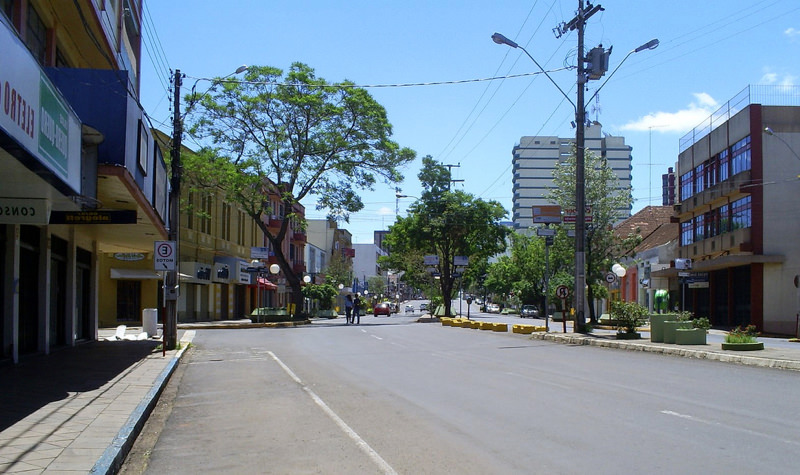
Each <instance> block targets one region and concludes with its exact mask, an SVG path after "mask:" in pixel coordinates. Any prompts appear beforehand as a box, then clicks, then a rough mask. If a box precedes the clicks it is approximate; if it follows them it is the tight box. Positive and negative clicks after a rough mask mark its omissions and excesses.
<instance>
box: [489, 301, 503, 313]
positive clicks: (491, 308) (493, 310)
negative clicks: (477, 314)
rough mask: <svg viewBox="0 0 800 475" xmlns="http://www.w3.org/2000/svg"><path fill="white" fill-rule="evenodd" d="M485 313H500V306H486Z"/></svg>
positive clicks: (491, 304) (493, 304) (492, 304)
mask: <svg viewBox="0 0 800 475" xmlns="http://www.w3.org/2000/svg"><path fill="white" fill-rule="evenodd" d="M486 313H500V306H499V305H497V304H496V303H490V304H487V305H486Z"/></svg>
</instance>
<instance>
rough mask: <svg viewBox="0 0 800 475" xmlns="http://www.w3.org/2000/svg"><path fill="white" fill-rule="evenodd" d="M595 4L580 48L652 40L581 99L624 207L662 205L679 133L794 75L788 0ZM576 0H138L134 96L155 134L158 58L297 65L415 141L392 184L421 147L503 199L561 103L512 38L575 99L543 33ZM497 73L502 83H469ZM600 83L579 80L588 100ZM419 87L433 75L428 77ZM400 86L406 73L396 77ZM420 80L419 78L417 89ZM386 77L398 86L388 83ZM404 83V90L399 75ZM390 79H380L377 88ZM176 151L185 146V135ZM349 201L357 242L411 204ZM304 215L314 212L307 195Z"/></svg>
mask: <svg viewBox="0 0 800 475" xmlns="http://www.w3.org/2000/svg"><path fill="white" fill-rule="evenodd" d="M595 4H600V5H602V6H603V8H605V11H602V12H599V13H597V14H596V15H594V16H593V17H592V18H591V19H590V20H589V21H588V25H587V28H586V35H585V38H586V44H585V46H586V48H587V49H588V48H591V47H593V46H596V45H598V44H602V45H603V46H604V47H606V48H608V47H609V46H613V52H612V54H611V58H610V68H609V69H611V70H613V69H614V68H615V67H616V66H617V65H618V64H619V63H620V61H622V60H623V58H624V57H625V55H626V54H627V52H629V51H631V50H633V49H634V48H636V47H637V46H639V45H641V44H643V43H645V42H647V41H649V40H650V39H652V38H658V39H659V40H660V46H659V47H658V48H657V49H655V50H652V51H643V52H640V53H636V54H633V55H631V56H629V57H628V59H627V60H626V61H625V62H624V64H623V65H622V66H621V67H620V69H619V70H618V71H617V73H616V74H615V75H614V76H613V77H612V78H611V79H610V80H609V81H608V83H607V84H605V86H604V87H603V89H602V90H601V91H600V93H599V94H598V97H599V102H598V103H595V102H592V103H590V104H587V114H588V116H589V118H590V119H591V120H598V121H599V122H600V123H602V124H603V130H604V132H607V133H610V134H612V135H616V136H624V137H625V140H626V143H627V144H629V145H631V146H632V147H633V188H634V191H633V195H634V199H635V202H634V212H635V211H638V210H639V209H641V208H642V207H644V206H647V205H650V204H652V205H660V204H661V175H662V173H665V172H666V170H667V168H668V167H670V166H674V163H675V161H676V160H677V155H678V140H679V139H680V137H682V136H683V135H685V134H686V133H687V132H689V131H690V130H691V129H692V128H693V127H695V126H697V125H698V124H700V122H701V121H703V120H704V119H706V118H707V117H708V116H709V115H710V114H711V113H712V112H714V111H715V110H716V109H718V108H719V107H720V106H722V105H723V104H724V103H725V102H726V101H728V100H729V99H731V98H733V97H734V96H735V95H736V94H737V93H739V92H740V91H741V90H742V89H744V88H745V87H746V86H747V85H749V84H774V85H781V84H782V85H798V84H800V62H799V61H798V59H799V58H800V3H799V2H798V1H797V0H764V1H757V0H751V1H736V0H708V1H700V2H698V1H696V0H695V1H688V0H672V1H670V2H655V1H649V0H619V1H605V2H601V1H597V2H595ZM577 6H578V2H577V0H540V1H537V0H529V1H518V0H500V1H498V2H487V1H485V0H482V1H472V0H462V1H450V0H436V1H421V0H385V1H376V0H346V1H334V0H329V1H323V0H315V1H311V0H293V1H291V2H288V1H272V0H248V1H245V0H231V1H229V2H219V1H206V0H191V1H190V0H173V1H166V0H149V1H148V0H145V13H144V34H145V40H144V43H145V45H144V46H145V52H144V53H143V55H142V58H143V59H142V61H143V64H142V104H143V106H144V108H145V110H146V111H147V112H148V114H149V115H150V116H151V117H152V119H153V121H154V124H155V125H156V126H157V127H160V128H162V129H163V130H167V131H169V130H170V129H171V125H169V124H170V123H171V122H170V117H171V111H170V107H169V106H170V103H171V97H170V95H169V93H168V91H167V86H168V85H169V81H170V79H169V70H170V69H173V70H174V69H180V70H181V72H183V73H184V74H186V75H187V78H186V80H185V81H184V87H185V88H187V90H188V88H190V87H191V85H192V84H193V83H194V82H195V81H196V80H197V79H201V81H200V83H199V84H198V89H200V90H202V89H201V88H202V87H203V86H202V85H203V84H208V83H206V82H204V81H203V80H202V78H212V77H215V76H224V75H226V74H229V73H231V72H233V71H234V70H235V69H236V68H237V67H238V66H240V65H241V64H248V65H269V66H275V67H278V68H282V69H287V68H288V67H289V65H290V64H291V63H292V62H294V61H301V62H304V63H306V64H308V65H309V66H311V67H312V68H314V69H315V70H316V73H317V75H318V76H319V77H322V78H325V79H326V80H328V81H331V82H337V81H342V80H345V79H347V80H350V81H353V82H355V83H356V84H359V85H363V86H384V87H369V88H368V90H369V91H370V93H371V94H372V95H373V97H375V99H376V100H377V101H378V102H380V103H381V104H382V105H383V106H384V107H386V109H387V113H388V116H389V120H390V122H391V123H392V125H393V130H394V135H393V139H394V140H396V141H397V142H398V143H399V144H400V145H402V146H405V147H409V148H411V149H413V150H415V151H416V152H417V154H418V160H417V161H415V162H414V163H412V164H411V165H410V166H408V167H407V168H405V169H404V170H403V174H404V176H405V181H404V182H403V183H401V184H400V185H399V186H400V188H401V189H402V192H403V194H407V195H410V196H418V195H419V194H420V186H419V182H418V180H417V174H418V172H419V168H420V163H421V158H422V157H423V156H425V155H431V156H433V158H434V159H436V160H438V161H440V162H443V163H446V164H454V165H457V164H460V166H459V167H456V168H453V169H452V171H453V178H454V179H459V180H464V181H463V182H460V183H457V184H455V185H454V186H456V187H462V188H463V190H465V191H467V192H469V193H472V194H474V195H475V196H477V197H480V198H483V199H487V200H489V199H492V200H497V201H499V202H500V203H501V204H502V205H503V206H504V207H505V208H506V210H507V211H509V217H508V218H509V219H510V211H511V206H512V201H511V197H512V191H511V184H512V181H511V180H512V176H511V151H512V148H513V147H514V145H515V144H516V143H518V142H519V139H520V137H522V136H525V135H557V136H561V137H567V136H572V135H574V129H573V128H572V127H571V125H570V122H571V121H572V120H573V118H574V111H573V109H572V105H571V104H569V102H567V101H566V100H565V99H564V97H563V96H562V95H561V93H560V92H559V91H558V89H557V88H556V87H555V86H554V85H553V84H552V83H550V81H548V80H547V78H546V77H543V76H541V75H526V73H534V72H537V71H538V68H537V67H536V65H535V64H534V63H533V62H532V61H530V59H529V58H528V57H527V56H525V54H524V52H522V51H521V50H519V49H516V50H515V49H512V48H509V47H507V46H503V45H497V44H495V43H493V42H492V40H491V35H492V33H494V32H500V33H502V34H504V35H505V36H507V37H509V38H511V39H512V40H514V41H516V42H517V43H519V44H520V45H522V46H524V47H525V48H526V49H527V50H528V52H529V53H530V54H531V55H532V56H533V57H534V58H535V59H536V61H538V62H539V64H541V65H542V66H543V67H544V68H545V69H547V70H549V71H553V72H552V73H551V77H552V78H553V79H554V80H555V82H556V83H558V85H559V86H560V87H561V89H562V90H564V91H565V92H567V94H568V95H570V97H571V98H572V100H573V101H575V98H574V96H575V71H574V69H570V70H564V69H563V68H564V67H565V66H574V65H575V64H576V50H577V35H576V34H575V32H571V33H569V34H567V35H563V36H562V37H561V38H556V37H555V35H554V33H553V28H555V27H556V26H557V25H558V24H560V23H561V22H566V21H569V20H570V19H572V18H573V17H574V16H575V12H576V9H577ZM514 75H522V76H520V77H508V78H506V79H495V80H482V79H487V78H498V77H507V76H514ZM602 82H603V80H602V79H601V80H600V81H592V82H591V83H590V84H589V87H590V90H589V92H588V93H587V95H586V97H587V99H588V98H589V97H591V95H592V94H593V93H594V90H595V89H596V88H597V87H598V86H599V85H600V84H602ZM430 83H434V84H430ZM409 84H414V85H409ZM419 84H426V85H419ZM392 85H398V86H395V87H391V86H392ZM399 85H405V86H402V87H401V86H399ZM387 86H389V87H387ZM184 141H185V143H186V144H187V145H188V146H190V147H195V146H196V145H197V144H196V142H194V140H193V139H192V138H191V137H185V138H184ZM362 198H363V200H364V203H365V208H364V210H363V211H361V212H359V213H357V214H354V215H352V216H351V219H350V223H349V224H347V223H344V224H343V225H342V226H343V227H345V228H346V229H348V230H349V231H350V232H351V233H352V234H353V241H354V242H355V243H369V242H372V235H373V234H372V233H373V231H374V230H379V229H388V226H389V225H391V224H392V223H393V222H394V220H395V211H396V206H398V205H399V213H400V215H401V216H402V215H404V214H405V210H406V208H407V206H408V205H409V204H411V202H412V199H411V198H404V199H400V200H399V202H398V201H397V200H396V199H395V191H394V186H392V185H386V184H379V185H378V186H377V187H376V189H375V190H374V191H364V192H363V193H362ZM303 204H304V205H305V206H306V216H307V217H308V218H322V217H324V215H325V214H324V212H322V211H317V210H316V209H315V205H314V203H313V202H305V203H303Z"/></svg>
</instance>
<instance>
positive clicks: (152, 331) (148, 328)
mask: <svg viewBox="0 0 800 475" xmlns="http://www.w3.org/2000/svg"><path fill="white" fill-rule="evenodd" d="M142 331H144V332H145V333H147V336H149V337H153V336H156V335H158V309H155V308H146V309H144V310H142Z"/></svg>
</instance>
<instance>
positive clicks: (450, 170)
mask: <svg viewBox="0 0 800 475" xmlns="http://www.w3.org/2000/svg"><path fill="white" fill-rule="evenodd" d="M445 166H446V167H447V174H448V175H449V176H450V177H449V178H450V179H449V183H448V184H447V191H450V185H452V184H453V183H461V182H463V181H464V180H453V179H452V177H453V168H459V167H461V163H459V164H458V165H445Z"/></svg>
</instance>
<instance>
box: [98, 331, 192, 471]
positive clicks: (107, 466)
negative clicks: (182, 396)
mask: <svg viewBox="0 0 800 475" xmlns="http://www.w3.org/2000/svg"><path fill="white" fill-rule="evenodd" d="M187 333H188V332H187ZM192 333H193V332H192ZM191 336H192V337H193V336H194V335H193V334H192V335H191ZM181 342H182V343H187V344H188V343H191V337H190V339H189V340H184V339H181ZM187 346H188V345H184V346H183V348H181V349H180V350H179V351H178V352H177V353H176V354H175V356H173V357H172V359H171V360H170V361H169V362H168V363H167V367H166V368H164V370H163V371H161V374H160V375H158V377H157V378H156V380H155V381H154V382H153V387H152V388H150V390H149V391H148V392H147V394H146V395H145V397H144V399H142V401H141V402H139V405H138V406H136V409H134V411H133V413H132V414H131V415H130V417H128V420H127V421H126V422H125V425H123V426H122V429H120V430H119V432H118V433H117V435H116V436H115V437H114V440H113V441H112V442H111V445H109V446H108V447H107V448H106V450H105V451H104V452H103V455H102V456H101V457H100V459H98V460H97V462H95V464H94V467H92V470H91V471H90V472H89V473H92V474H103V475H105V474H114V473H117V472H118V471H119V469H120V467H121V466H122V463H123V462H124V461H125V457H127V456H128V452H130V450H131V447H133V443H134V442H135V441H136V438H137V437H138V436H139V433H140V432H141V431H142V428H143V427H144V424H145V422H147V418H148V417H149V416H150V413H151V412H153V408H154V407H155V406H156V403H157V402H158V398H159V397H160V396H161V393H162V392H163V391H164V388H165V387H166V386H167V381H169V378H170V377H171V376H172V373H174V372H175V368H176V367H177V366H178V363H179V362H180V359H181V357H182V356H183V352H184V351H185V350H186V348H187Z"/></svg>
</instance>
